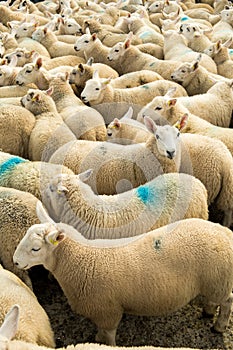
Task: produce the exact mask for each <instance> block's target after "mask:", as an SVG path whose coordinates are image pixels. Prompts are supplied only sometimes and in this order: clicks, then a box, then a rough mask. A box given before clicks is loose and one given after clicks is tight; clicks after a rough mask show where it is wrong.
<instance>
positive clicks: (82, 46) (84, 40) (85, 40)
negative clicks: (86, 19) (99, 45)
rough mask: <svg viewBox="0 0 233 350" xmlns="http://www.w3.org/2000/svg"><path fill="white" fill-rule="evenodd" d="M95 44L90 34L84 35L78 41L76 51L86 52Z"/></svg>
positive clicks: (75, 46)
mask: <svg viewBox="0 0 233 350" xmlns="http://www.w3.org/2000/svg"><path fill="white" fill-rule="evenodd" d="M92 42H93V37H92V35H90V34H84V35H82V36H81V37H80V38H78V40H77V41H76V43H75V45H74V49H75V51H80V50H86V49H87V48H89V47H90V46H91V43H92Z"/></svg>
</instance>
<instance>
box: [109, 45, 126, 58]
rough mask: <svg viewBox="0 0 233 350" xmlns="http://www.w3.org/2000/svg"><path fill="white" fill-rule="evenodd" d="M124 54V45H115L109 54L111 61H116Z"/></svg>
mask: <svg viewBox="0 0 233 350" xmlns="http://www.w3.org/2000/svg"><path fill="white" fill-rule="evenodd" d="M123 54H124V43H117V44H116V45H114V46H113V47H112V48H111V50H110V51H109V54H108V60H109V61H116V60H118V59H119V58H120V57H121V56H122V55H123Z"/></svg>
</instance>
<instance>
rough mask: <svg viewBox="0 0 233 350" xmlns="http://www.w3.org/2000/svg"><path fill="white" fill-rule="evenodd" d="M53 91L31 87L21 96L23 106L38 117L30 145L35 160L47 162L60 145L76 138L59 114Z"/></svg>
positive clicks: (29, 148) (30, 153)
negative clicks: (52, 95)
mask: <svg viewBox="0 0 233 350" xmlns="http://www.w3.org/2000/svg"><path fill="white" fill-rule="evenodd" d="M52 93H53V90H52V89H48V90H46V91H41V90H34V89H29V91H28V92H27V94H26V95H25V96H23V97H22V98H21V104H22V106H23V107H24V108H26V109H27V110H29V111H30V112H31V113H33V115H34V116H35V118H36V122H35V125H34V127H33V129H32V131H31V135H30V139H29V145H28V156H29V159H30V160H33V161H40V160H42V161H45V162H46V161H48V160H49V159H50V157H51V156H52V154H53V153H54V152H55V151H56V150H57V149H58V148H59V147H61V146H62V145H64V144H65V143H67V142H70V141H73V140H76V137H75V135H74V134H73V133H72V131H71V130H70V129H69V128H68V126H67V125H66V124H65V123H64V122H63V119H62V117H61V116H60V115H59V114H58V112H57V109H56V105H55V102H54V101H53V99H52V97H51V94H52ZM38 141H39V142H38Z"/></svg>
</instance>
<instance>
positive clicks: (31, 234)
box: [13, 223, 64, 270]
mask: <svg viewBox="0 0 233 350" xmlns="http://www.w3.org/2000/svg"><path fill="white" fill-rule="evenodd" d="M63 238H64V234H63V233H61V232H60V231H59V230H58V229H57V228H56V226H55V225H52V224H50V223H46V224H35V225H33V226H31V227H30V228H29V229H28V230H27V232H26V234H25V236H24V237H23V239H22V240H21V241H20V243H19V245H18V247H17V248H16V251H15V253H14V256H13V261H14V264H15V265H16V266H17V267H18V268H19V269H22V270H28V269H29V268H30V267H32V266H36V265H41V264H42V265H44V266H46V261H48V260H51V259H52V257H51V253H52V251H53V250H54V249H55V248H56V247H57V245H58V244H59V242H60V241H61V240H63Z"/></svg>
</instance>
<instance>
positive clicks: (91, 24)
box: [83, 19, 143, 47]
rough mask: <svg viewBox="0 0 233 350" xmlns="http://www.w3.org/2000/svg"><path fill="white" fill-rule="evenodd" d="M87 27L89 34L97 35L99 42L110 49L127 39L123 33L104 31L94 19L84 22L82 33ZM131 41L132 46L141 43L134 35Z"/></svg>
mask: <svg viewBox="0 0 233 350" xmlns="http://www.w3.org/2000/svg"><path fill="white" fill-rule="evenodd" d="M87 27H88V29H89V31H90V33H91V34H94V33H96V34H97V35H98V38H99V39H100V40H101V42H102V43H103V44H104V45H106V46H108V47H112V46H113V45H115V44H116V43H118V42H119V41H124V40H126V38H127V37H128V36H127V34H125V33H114V32H111V31H109V30H106V29H105V28H103V25H101V23H99V22H98V21H97V20H95V19H91V20H86V21H84V24H83V31H85V30H86V28H87ZM113 29H114V27H113ZM131 40H132V44H134V45H137V44H142V43H143V41H142V39H140V38H139V37H137V36H136V35H132V39H131Z"/></svg>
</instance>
